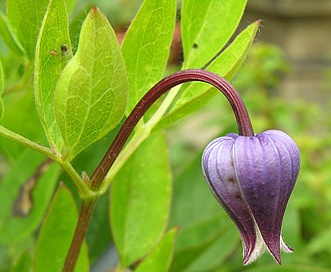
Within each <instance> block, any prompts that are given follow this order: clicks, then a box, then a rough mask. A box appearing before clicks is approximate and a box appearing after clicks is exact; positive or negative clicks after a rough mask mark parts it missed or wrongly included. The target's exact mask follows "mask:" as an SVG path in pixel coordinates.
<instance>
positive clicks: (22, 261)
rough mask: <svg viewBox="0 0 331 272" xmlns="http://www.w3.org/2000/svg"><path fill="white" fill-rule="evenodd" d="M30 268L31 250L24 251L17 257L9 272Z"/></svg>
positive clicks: (26, 270) (28, 269) (20, 271)
mask: <svg viewBox="0 0 331 272" xmlns="http://www.w3.org/2000/svg"><path fill="white" fill-rule="evenodd" d="M31 270H32V255H31V252H28V251H27V252H25V253H23V254H22V256H21V257H20V258H19V259H18V261H17V262H16V263H15V265H14V266H13V267H12V269H11V270H10V272H22V271H24V272H29V271H31Z"/></svg>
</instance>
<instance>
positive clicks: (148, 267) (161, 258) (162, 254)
mask: <svg viewBox="0 0 331 272" xmlns="http://www.w3.org/2000/svg"><path fill="white" fill-rule="evenodd" d="M176 234H177V229H176V228H174V229H171V230H169V231H168V232H167V233H166V234H165V235H164V237H163V238H162V240H161V241H160V243H159V244H158V245H157V246H156V247H155V248H154V249H153V250H152V252H151V253H150V254H149V255H148V256H147V257H146V258H145V259H144V260H143V261H142V262H141V263H140V264H139V266H138V267H137V269H136V270H135V272H150V271H158V272H167V271H169V267H170V263H171V259H172V255H173V249H174V244H175V238H176ZM177 271H178V270H177Z"/></svg>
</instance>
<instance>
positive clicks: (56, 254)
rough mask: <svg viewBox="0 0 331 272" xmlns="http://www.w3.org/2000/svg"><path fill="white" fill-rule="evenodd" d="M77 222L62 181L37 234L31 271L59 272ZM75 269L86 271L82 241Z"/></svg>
mask: <svg viewBox="0 0 331 272" xmlns="http://www.w3.org/2000/svg"><path fill="white" fill-rule="evenodd" d="M77 221H78V211H77V208H76V203H75V200H74V199H73V197H72V195H71V192H70V191H69V189H68V188H66V187H65V186H64V185H62V184H61V185H60V187H59V189H58V190H57V193H56V194H55V196H54V199H53V202H52V204H51V206H50V208H49V210H48V213H47V216H46V218H45V220H44V223H43V225H42V228H41V230H40V233H39V237H38V242H37V247H36V252H35V259H34V270H33V271H35V272H38V271H41V272H44V271H54V272H56V271H62V267H63V264H64V262H65V258H66V255H67V253H68V250H69V247H70V243H71V240H72V237H73V235H74V232H75V227H76V224H77ZM75 271H77V272H84V271H89V261H88V253H87V247H86V244H85V243H84V244H83V247H82V250H81V252H80V255H79V258H78V261H77V265H76V268H75Z"/></svg>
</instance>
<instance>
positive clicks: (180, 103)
mask: <svg viewBox="0 0 331 272" xmlns="http://www.w3.org/2000/svg"><path fill="white" fill-rule="evenodd" d="M259 25H260V22H259V21H257V22H255V23H253V24H251V25H250V26H248V27H247V28H246V29H245V30H244V31H242V32H241V33H240V34H239V35H238V37H236V39H235V40H234V41H233V42H232V44H231V45H230V46H229V47H228V48H226V49H225V50H224V52H223V53H222V54H220V55H219V56H218V57H217V58H216V59H215V60H214V61H213V62H212V63H211V64H210V65H209V66H208V67H207V69H208V70H209V71H211V72H215V73H217V74H219V75H221V76H223V77H224V78H226V79H227V80H230V79H231V78H232V77H233V76H234V75H235V73H236V72H237V71H238V69H239V68H240V66H241V64H242V63H243V62H244V60H245V58H246V56H247V54H248V51H249V48H250V47H251V45H252V42H253V40H254V37H255V35H256V33H257V30H258V28H259ZM182 88H183V90H182V89H181V91H182V93H181V96H180V98H179V99H178V100H177V101H176V103H175V105H174V106H173V108H172V109H171V111H170V112H169V113H168V114H167V115H165V116H164V117H163V118H162V119H161V120H160V122H159V123H158V124H157V125H156V127H155V129H160V128H164V127H167V126H169V125H170V124H172V123H174V122H175V121H177V120H179V119H181V118H183V117H185V116H187V115H189V114H191V113H192V112H194V111H196V110H198V109H200V108H201V107H203V106H204V105H206V103H207V102H208V101H210V99H212V98H213V97H214V96H215V95H216V94H218V93H219V91H216V90H215V89H213V88H211V87H210V86H209V85H207V84H205V83H199V82H195V83H192V84H190V85H189V86H188V87H182Z"/></svg>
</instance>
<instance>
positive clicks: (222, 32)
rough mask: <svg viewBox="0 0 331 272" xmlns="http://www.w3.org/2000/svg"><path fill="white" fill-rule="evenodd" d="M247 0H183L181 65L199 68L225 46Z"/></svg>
mask: <svg viewBox="0 0 331 272" xmlns="http://www.w3.org/2000/svg"><path fill="white" fill-rule="evenodd" d="M245 5H246V0H228V1H219V0H206V1H200V0H183V4H182V18H181V29H182V42H183V51H184V64H183V69H184V68H202V67H203V66H204V65H206V64H207V63H208V62H209V61H210V60H211V59H212V58H213V57H215V56H216V54H217V53H218V52H220V51H221V49H222V48H223V47H224V46H225V44H226V43H227V42H228V40H229V39H230V38H231V36H232V35H233V33H234V31H235V30H236V28H237V26H238V24H239V21H240V19H241V16H242V14H243V12H244V8H245Z"/></svg>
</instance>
